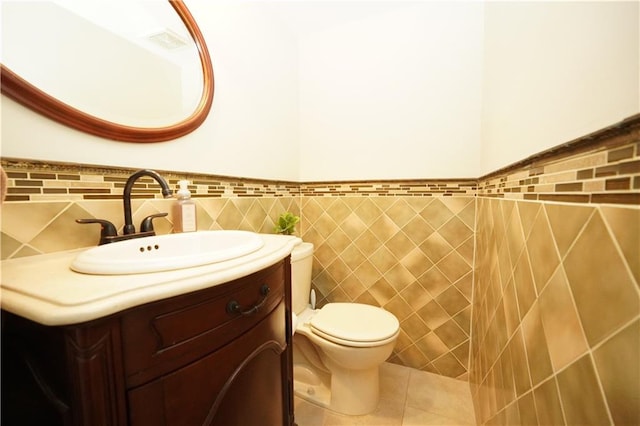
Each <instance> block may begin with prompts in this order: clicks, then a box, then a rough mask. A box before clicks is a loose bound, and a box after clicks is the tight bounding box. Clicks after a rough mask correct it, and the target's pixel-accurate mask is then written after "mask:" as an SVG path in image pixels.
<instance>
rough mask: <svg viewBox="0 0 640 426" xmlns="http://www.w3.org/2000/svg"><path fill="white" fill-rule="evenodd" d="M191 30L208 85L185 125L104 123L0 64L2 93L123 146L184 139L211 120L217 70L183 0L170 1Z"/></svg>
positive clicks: (37, 110)
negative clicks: (207, 120)
mask: <svg viewBox="0 0 640 426" xmlns="http://www.w3.org/2000/svg"><path fill="white" fill-rule="evenodd" d="M168 1H169V3H170V4H171V6H172V7H173V8H174V9H175V11H176V13H177V14H178V16H179V17H180V19H181V20H182V22H183V23H184V25H185V26H186V27H187V30H188V31H189V34H191V37H192V38H193V41H194V42H195V44H196V47H197V49H198V54H199V56H200V63H201V65H202V73H203V77H204V85H203V90H202V97H201V98H200V101H199V102H198V106H197V107H196V109H195V111H194V112H193V113H192V114H191V115H190V116H189V117H187V118H186V119H184V120H183V121H180V122H178V123H175V124H172V125H170V126H166V127H155V128H153V127H135V126H126V125H122V124H117V123H114V122H111V121H107V120H103V119H101V118H98V117H95V116H93V115H90V114H87V113H85V112H83V111H80V110H78V109H76V108H74V107H72V106H70V105H67V104H66V103H64V102H61V101H59V100H58V99H56V98H54V97H53V96H50V95H49V94H47V93H45V92H43V91H42V90H40V89H38V88H37V87H35V86H34V85H32V84H31V83H29V82H27V81H26V80H24V79H22V78H21V77H20V76H18V75H17V74H15V73H14V72H13V71H11V70H10V69H9V68H7V67H5V66H4V65H2V64H0V78H1V79H2V80H1V81H2V84H1V92H2V94H4V95H6V96H7V97H9V98H11V99H13V100H14V101H16V102H18V103H20V104H22V105H24V106H26V107H27V108H30V109H32V110H34V111H36V112H38V113H40V114H42V115H44V116H45V117H48V118H50V119H52V120H54V121H57V122H58V123H61V124H64V125H66V126H69V127H72V128H74V129H77V130H80V131H83V132H86V133H90V134H92V135H96V136H100V137H103V138H107V139H112V140H116V141H123V142H146V143H151V142H163V141H168V140H171V139H175V138H178V137H180V136H184V135H186V134H188V133H191V132H193V131H194V130H195V129H197V128H198V127H199V126H200V125H201V124H202V123H203V122H204V120H205V119H206V118H207V115H208V114H209V111H210V110H211V104H212V103H213V89H214V81H213V68H212V65H211V58H210V56H209V51H208V49H207V45H206V43H205V41H204V37H203V35H202V33H201V32H200V29H199V28H198V25H197V24H196V21H195V19H194V18H193V16H192V15H191V12H189V10H188V9H187V6H186V5H185V4H184V3H183V2H182V0H168Z"/></svg>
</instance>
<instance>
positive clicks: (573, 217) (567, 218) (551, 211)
mask: <svg viewBox="0 0 640 426" xmlns="http://www.w3.org/2000/svg"><path fill="white" fill-rule="evenodd" d="M544 209H545V211H546V213H547V217H548V218H549V224H550V225H551V231H552V233H553V236H554V239H555V242H556V244H557V246H558V250H559V252H560V257H561V258H563V257H564V255H565V254H566V253H567V251H568V250H569V247H570V246H571V244H572V243H573V242H574V240H575V238H576V237H577V236H578V233H579V232H580V231H581V230H582V228H583V227H584V225H585V224H586V223H587V220H588V219H589V217H590V216H591V215H592V214H593V212H594V210H595V208H594V207H582V206H575V205H568V204H546V205H545V206H544Z"/></svg>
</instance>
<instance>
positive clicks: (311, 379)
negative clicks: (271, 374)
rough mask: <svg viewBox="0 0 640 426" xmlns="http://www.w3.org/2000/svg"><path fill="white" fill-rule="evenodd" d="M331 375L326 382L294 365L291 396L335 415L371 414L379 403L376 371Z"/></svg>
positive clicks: (313, 373) (375, 369)
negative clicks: (292, 393) (333, 412)
mask: <svg viewBox="0 0 640 426" xmlns="http://www.w3.org/2000/svg"><path fill="white" fill-rule="evenodd" d="M344 373H345V374H337V375H336V374H332V375H331V376H330V379H329V382H330V383H327V380H322V378H320V377H318V376H317V374H316V372H314V371H312V370H310V369H309V368H308V367H307V366H302V365H295V366H294V371H293V377H294V382H293V390H294V394H295V395H296V396H297V397H299V398H302V399H304V400H305V401H308V402H310V403H312V404H315V405H317V406H319V407H322V408H326V409H329V410H331V411H335V412H336V413H340V414H345V415H351V416H359V415H364V414H368V413H371V412H372V411H374V410H375V409H376V408H377V406H378V401H379V389H380V387H379V368H378V367H376V368H372V369H369V370H360V371H345V372H344Z"/></svg>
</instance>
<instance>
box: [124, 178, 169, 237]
mask: <svg viewBox="0 0 640 426" xmlns="http://www.w3.org/2000/svg"><path fill="white" fill-rule="evenodd" d="M142 176H149V177H152V178H154V179H155V180H156V182H158V183H159V184H160V186H161V187H162V195H163V196H164V198H171V196H172V195H173V193H172V192H171V188H170V187H169V184H167V181H165V180H164V179H163V178H162V176H160V175H159V174H158V173H157V172H154V171H153V170H148V169H145V170H138V171H137V172H135V173H134V174H132V175H131V176H130V177H129V179H128V180H127V183H126V184H125V186H124V193H123V194H122V201H123V203H124V234H125V235H129V234H135V233H136V227H135V226H133V219H132V218H131V190H132V189H133V184H134V183H135V181H136V180H138V178H140V177H142Z"/></svg>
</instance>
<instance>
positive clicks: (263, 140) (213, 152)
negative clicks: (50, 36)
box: [0, 0, 299, 180]
mask: <svg viewBox="0 0 640 426" xmlns="http://www.w3.org/2000/svg"><path fill="white" fill-rule="evenodd" d="M187 3H188V4H187V5H188V7H189V9H190V10H191V12H192V13H193V15H194V17H195V18H196V20H197V21H198V23H199V25H200V27H201V30H202V32H203V34H204V37H205V39H206V41H207V46H208V48H209V50H210V52H211V55H212V59H213V67H214V74H215V94H214V103H213V110H212V112H211V113H210V115H209V118H208V119H207V120H206V121H205V123H204V124H203V125H202V126H201V127H200V128H199V129H198V130H196V131H195V132H194V133H192V134H189V135H187V136H185V137H182V138H180V139H177V140H174V141H169V142H162V143H156V144H132V143H120V142H113V141H109V140H104V139H101V138H97V137H93V136H90V135H86V134H84V133H81V132H77V131H74V130H71V129H68V128H66V127H63V126H61V125H58V124H56V123H55V122H52V121H50V120H48V119H45V118H42V117H41V116H39V115H37V114H34V113H33V112H31V111H30V110H28V109H25V108H23V107H22V106H20V105H18V104H16V103H15V102H13V101H11V100H10V99H8V98H6V97H5V96H3V97H2V123H1V127H2V128H1V136H2V145H1V148H0V149H1V151H0V152H1V154H2V156H3V157H16V158H27V159H36V160H48V161H65V162H73V163H86V164H97V165H113V166H122V167H135V168H142V167H150V168H155V169H168V170H177V171H187V172H201V173H211V174H221V175H228V176H236V177H253V178H266V179H284V180H297V179H298V158H299V151H298V150H299V147H298V140H297V122H298V86H297V80H298V77H297V62H298V61H297V41H296V39H295V38H294V37H293V36H292V35H291V34H290V33H289V32H287V31H285V30H281V29H280V27H279V26H278V25H275V24H274V21H273V20H272V19H271V18H269V17H267V16H262V15H260V14H259V13H256V11H255V10H253V8H252V7H251V5H250V4H247V3H239V2H224V3H220V2H209V1H205V0H197V1H188V2H187ZM149 102H153V99H149Z"/></svg>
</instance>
